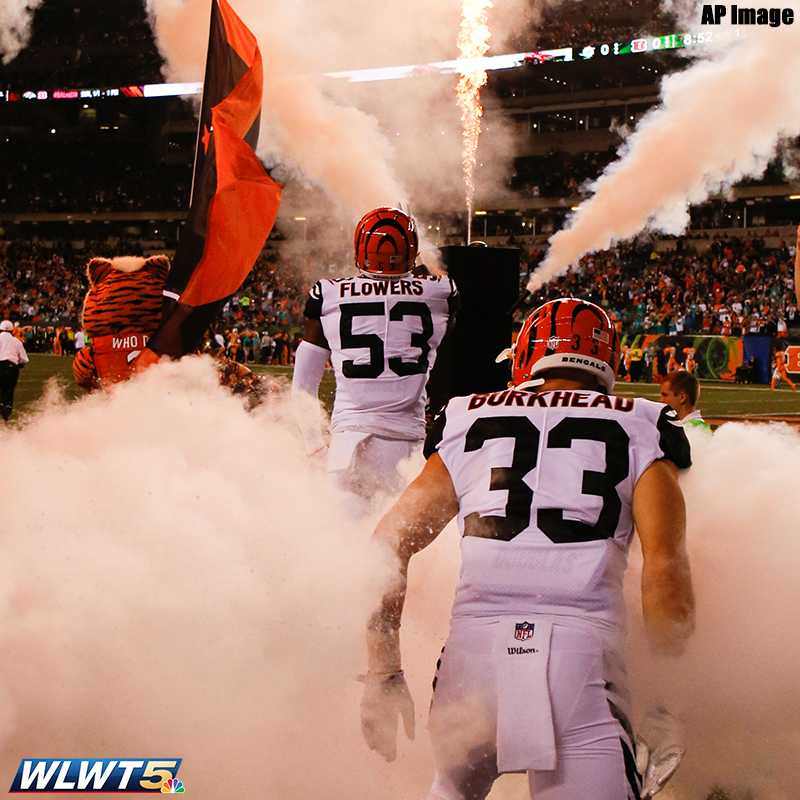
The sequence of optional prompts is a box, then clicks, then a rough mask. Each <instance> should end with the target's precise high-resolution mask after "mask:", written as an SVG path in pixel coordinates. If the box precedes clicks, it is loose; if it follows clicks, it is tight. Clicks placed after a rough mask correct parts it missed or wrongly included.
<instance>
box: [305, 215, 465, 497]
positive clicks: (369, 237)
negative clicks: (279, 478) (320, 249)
mask: <svg viewBox="0 0 800 800" xmlns="http://www.w3.org/2000/svg"><path fill="white" fill-rule="evenodd" d="M355 253H356V266H357V267H358V268H359V274H358V275H355V276H353V277H350V278H341V279H337V280H322V281H319V282H317V283H316V284H315V285H314V286H313V288H312V289H311V293H310V295H309V298H308V302H307V304H306V312H305V315H306V336H305V341H304V342H303V344H302V345H301V349H300V350H299V351H298V363H297V366H296V377H295V379H294V387H295V389H296V390H297V389H304V390H305V391H306V392H308V393H310V394H313V395H316V392H317V389H318V386H319V377H321V373H319V372H317V373H315V374H313V375H312V376H311V377H310V378H306V377H305V376H306V374H307V373H308V371H309V370H308V365H309V364H310V363H311V361H312V359H313V358H314V357H316V358H317V360H318V363H319V362H323V364H324V361H326V360H327V359H328V358H330V360H331V363H332V365H333V370H334V374H335V376H336V400H335V403H334V407H333V414H332V418H331V432H332V438H331V444H330V448H329V452H328V466H329V469H330V471H331V472H334V473H337V474H339V475H340V476H341V477H343V478H344V479H345V480H346V482H347V484H348V488H351V489H353V490H354V491H356V492H357V493H359V494H363V495H366V496H369V495H371V494H372V493H374V491H375V490H376V489H378V488H383V489H386V488H391V487H390V486H387V482H388V483H391V478H392V473H393V472H394V469H395V467H396V465H397V463H398V462H399V461H400V460H402V459H403V458H407V457H408V456H409V455H410V454H411V452H412V450H413V448H414V446H418V445H419V444H421V442H422V440H423V439H424V437H425V404H426V393H425V387H426V384H427V381H428V374H429V372H430V370H431V368H432V367H433V363H434V359H435V358H436V351H437V349H438V347H439V344H440V343H441V341H442V338H443V336H444V334H445V331H446V329H447V326H448V322H449V320H450V318H451V315H452V312H453V306H454V300H455V296H456V290H455V287H454V284H453V283H452V282H451V281H450V279H449V278H433V277H416V276H415V275H414V274H412V272H411V269H412V267H413V266H414V260H415V259H416V255H417V234H416V230H415V226H414V222H413V220H412V219H411V218H410V217H408V216H407V215H406V214H404V213H402V212H400V211H396V210H393V209H378V210H376V211H374V212H371V213H370V214H367V215H366V217H365V218H364V219H363V220H362V221H361V222H360V223H359V225H358V227H357V229H356V235H355ZM376 484H377V485H376Z"/></svg>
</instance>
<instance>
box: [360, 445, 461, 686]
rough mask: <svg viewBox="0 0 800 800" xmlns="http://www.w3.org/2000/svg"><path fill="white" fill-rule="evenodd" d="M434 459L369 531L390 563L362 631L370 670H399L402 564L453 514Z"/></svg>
mask: <svg viewBox="0 0 800 800" xmlns="http://www.w3.org/2000/svg"><path fill="white" fill-rule="evenodd" d="M443 470H444V467H443V466H442V464H441V462H440V461H439V459H438V456H436V457H434V458H433V459H431V461H429V462H428V464H427V465H426V467H425V470H424V471H423V473H422V475H420V476H419V477H418V478H417V479H416V480H415V481H414V482H413V483H412V484H411V485H410V486H409V487H408V488H407V489H406V491H405V492H404V493H403V495H402V496H401V497H400V499H399V500H398V501H397V503H395V505H394V506H393V507H392V508H391V510H390V511H389V512H388V513H387V514H386V516H385V517H384V518H383V519H382V520H381V521H380V523H379V524H378V527H377V529H376V530H375V535H374V541H375V543H376V544H378V545H383V546H384V547H385V548H386V552H387V553H388V554H389V555H390V557H393V558H394V559H396V561H395V564H394V570H395V571H394V572H393V575H392V578H391V580H390V582H389V585H388V586H387V587H386V590H385V592H384V594H383V597H382V598H381V602H380V605H379V606H378V608H377V610H376V611H375V613H374V614H373V615H372V617H371V618H370V620H369V624H368V627H367V646H368V650H369V654H368V664H369V671H370V672H378V673H389V672H397V671H399V670H400V669H401V663H400V620H401V618H402V616H403V606H404V605H405V599H406V584H407V575H408V565H409V562H410V561H411V558H412V556H413V555H414V554H415V553H418V552H419V551H420V550H422V549H424V548H425V547H427V546H428V545H429V544H430V543H431V542H432V541H433V540H434V539H435V538H436V537H437V536H438V535H439V533H440V532H441V530H442V529H443V528H444V526H445V525H446V524H447V523H448V522H449V521H450V520H451V519H452V518H453V516H454V515H455V513H456V511H457V509H458V504H457V501H456V499H455V496H454V494H453V489H452V484H451V483H450V480H449V478H447V480H446V481H445V480H442V478H443V475H444V474H446V473H444V472H443Z"/></svg>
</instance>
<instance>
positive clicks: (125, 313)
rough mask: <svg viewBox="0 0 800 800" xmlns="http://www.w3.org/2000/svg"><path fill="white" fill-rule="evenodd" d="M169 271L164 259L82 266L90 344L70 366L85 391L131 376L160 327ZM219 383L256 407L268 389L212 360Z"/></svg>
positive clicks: (239, 369) (237, 367) (238, 368)
mask: <svg viewBox="0 0 800 800" xmlns="http://www.w3.org/2000/svg"><path fill="white" fill-rule="evenodd" d="M169 270H170V261H169V259H168V258H167V257H166V256H163V255H159V256H151V257H150V258H141V257H136V256H124V257H121V258H112V259H108V258H92V259H91V260H90V261H89V263H88V264H87V266H86V275H87V278H88V279H89V291H88V292H87V293H86V299H85V300H84V304H83V313H82V319H81V322H82V327H83V330H84V331H85V332H86V333H87V334H88V336H89V337H91V344H89V345H87V346H86V347H84V348H83V349H82V350H80V351H79V352H78V353H77V354H76V356H75V359H74V361H73V362H72V375H73V377H74V378H75V383H77V384H78V386H81V387H83V388H84V389H87V390H89V391H92V390H95V389H100V388H109V387H110V386H112V385H113V384H115V383H119V382H120V381H124V380H127V379H128V378H130V377H132V376H133V374H134V371H135V370H134V366H133V362H134V361H135V360H136V358H137V356H138V355H139V354H140V353H141V352H142V351H143V350H144V349H145V348H146V347H147V340H148V339H149V337H151V336H152V335H153V334H154V333H155V332H156V331H157V330H158V328H159V326H160V325H161V302H162V291H163V289H164V285H165V283H166V280H167V275H168V274H169ZM217 367H218V370H219V374H220V383H221V384H222V385H224V386H227V387H228V388H230V389H231V390H232V391H233V392H235V393H237V394H247V395H248V397H249V400H250V404H251V406H252V405H255V404H256V403H257V402H258V401H259V400H260V399H261V395H262V393H263V391H265V390H267V389H270V388H271V387H267V386H265V385H263V384H262V382H261V380H260V379H259V377H258V376H257V375H255V374H254V373H253V372H252V371H251V370H249V369H248V368H247V367H245V366H243V365H241V364H234V363H233V362H231V361H229V360H228V359H226V358H224V357H220V358H218V359H217Z"/></svg>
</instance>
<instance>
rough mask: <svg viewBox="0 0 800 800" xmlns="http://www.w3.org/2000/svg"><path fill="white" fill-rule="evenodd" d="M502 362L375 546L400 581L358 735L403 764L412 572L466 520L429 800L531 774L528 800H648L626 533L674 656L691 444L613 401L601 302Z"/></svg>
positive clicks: (557, 317)
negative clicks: (684, 480)
mask: <svg viewBox="0 0 800 800" xmlns="http://www.w3.org/2000/svg"><path fill="white" fill-rule="evenodd" d="M511 357H512V359H513V385H514V386H513V388H510V389H508V390H506V391H501V392H496V393H494V394H488V395H473V396H471V397H461V398H455V399H454V400H451V401H450V403H449V404H448V406H447V408H446V409H445V411H444V412H443V413H442V414H441V415H440V416H439V417H438V419H437V421H436V422H435V423H434V428H433V430H432V432H431V434H430V436H429V438H428V441H427V443H426V455H427V457H428V462H427V465H426V467H425V469H424V470H423V472H422V474H421V475H420V476H419V477H418V478H417V480H416V481H415V482H414V483H412V484H411V486H410V487H409V488H408V489H407V490H406V492H405V493H404V494H403V496H402V497H401V498H400V500H399V501H398V503H397V505H396V506H395V508H394V509H392V511H390V512H389V514H388V515H387V516H386V517H385V518H384V520H383V521H382V522H381V523H380V525H379V527H378V531H377V534H376V535H377V538H378V539H379V540H380V541H381V542H384V543H386V544H388V545H389V546H390V547H391V549H392V550H393V551H394V552H395V553H396V554H397V555H398V557H399V561H400V574H399V578H398V582H397V584H396V585H395V586H393V587H392V588H391V589H390V590H389V591H388V592H387V594H386V595H385V596H384V598H383V601H382V604H381V607H380V609H379V611H378V612H377V613H376V614H375V615H374V617H373V618H372V620H371V623H370V627H369V631H368V645H369V671H368V674H367V678H366V688H365V694H364V700H363V703H362V726H363V730H364V734H365V737H366V739H367V742H368V744H369V745H370V747H372V748H373V749H376V750H378V751H379V752H380V753H381V754H382V755H384V756H385V757H387V758H388V759H390V760H391V759H392V758H393V757H394V755H395V749H396V735H397V734H396V726H397V715H398V714H401V715H403V716H404V717H405V718H406V720H407V721H410V717H411V715H412V714H413V710H412V709H413V705H412V704H411V698H410V695H409V694H408V690H407V688H406V685H405V681H404V679H403V675H402V666H401V660H400V651H399V623H400V616H401V613H402V607H403V602H404V598H405V575H406V569H407V565H408V561H409V560H410V558H411V556H412V555H413V553H415V552H417V551H419V550H420V549H422V548H423V547H425V546H426V545H427V544H429V543H430V542H431V541H432V540H433V539H434V538H435V537H436V536H437V535H438V533H439V532H440V531H441V529H442V528H443V526H444V525H445V524H446V523H447V522H448V521H449V520H450V519H451V518H452V517H454V516H455V517H457V520H458V526H459V529H460V531H461V533H462V540H461V555H462V567H461V574H460V578H459V582H458V587H457V590H456V596H455V602H454V605H453V612H452V621H451V630H450V636H449V639H448V642H447V645H446V647H445V650H444V652H443V655H442V659H441V662H440V664H439V668H438V672H437V679H436V683H435V693H434V699H433V704H432V707H431V717H430V731H431V736H432V741H433V746H434V755H435V761H436V776H435V780H434V784H433V787H432V789H431V792H430V795H429V798H430V800H434V799H435V800H478V799H479V798H484V797H486V795H487V794H488V793H489V791H490V790H491V787H492V784H493V782H494V781H495V779H496V778H497V777H498V775H499V774H502V773H506V772H527V773H528V776H529V781H530V786H531V791H532V794H533V795H534V796H535V798H536V800H586V798H592V800H625V799H626V798H638V797H640V796H643V794H642V783H641V776H640V775H639V773H638V771H637V766H636V756H635V751H634V743H633V734H632V730H631V728H630V725H629V724H628V722H627V713H626V706H627V692H626V689H625V685H626V681H625V670H624V665H623V661H622V657H621V652H622V641H621V640H622V636H623V630H624V608H623V599H622V582H623V574H624V571H625V567H626V562H627V553H628V548H629V545H630V543H631V539H632V536H633V532H634V527H635V529H636V530H637V531H638V534H639V537H640V539H641V543H642V552H643V555H644V571H643V583H642V590H643V610H644V615H645V623H646V626H647V629H648V631H649V633H650V636H651V639H652V642H653V645H654V646H655V647H656V648H658V649H659V650H661V651H664V652H665V653H669V654H679V653H680V652H681V650H682V647H683V643H684V641H685V639H686V638H687V637H688V635H689V634H690V633H691V630H692V627H693V618H694V617H693V614H694V604H693V595H692V587H691V578H690V571H689V564H688V560H687V555H686V550H685V544H684V527H685V521H684V503H683V496H682V494H681V490H680V488H679V486H678V483H677V477H676V476H677V471H678V469H681V468H686V467H688V466H689V465H690V460H691V459H690V452H689V444H688V441H687V439H686V435H685V433H684V431H683V430H682V428H681V427H680V426H678V425H675V424H674V414H673V412H672V411H671V410H670V409H669V408H668V407H666V406H664V405H661V404H657V403H653V402H650V401H648V400H640V399H636V400H634V399H630V398H624V397H615V396H613V395H611V394H609V393H610V392H611V390H612V389H613V385H614V375H615V373H616V367H617V365H618V359H619V350H618V344H617V335H616V332H615V330H614V327H613V324H612V323H611V322H610V320H609V318H608V317H607V315H606V314H605V312H603V310H602V309H600V308H599V307H597V306H595V305H593V304H591V303H586V302H583V301H580V300H574V299H564V300H556V301H553V302H552V303H548V304H546V305H545V306H543V307H542V308H540V309H538V310H537V311H535V312H534V313H533V314H532V315H531V316H530V317H529V318H528V320H527V321H526V323H525V325H524V326H523V329H522V331H521V332H520V335H519V338H518V340H517V342H516V344H515V346H514V348H513V350H512V351H511ZM656 756H657V757H658V753H656ZM662 763H663V762H662Z"/></svg>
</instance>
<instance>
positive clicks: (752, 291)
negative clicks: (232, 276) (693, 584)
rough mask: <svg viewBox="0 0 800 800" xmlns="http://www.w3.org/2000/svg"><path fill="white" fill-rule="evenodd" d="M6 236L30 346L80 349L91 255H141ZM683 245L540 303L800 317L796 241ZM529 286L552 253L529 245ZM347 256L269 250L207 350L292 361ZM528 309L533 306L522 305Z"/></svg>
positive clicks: (628, 327) (13, 314) (628, 318)
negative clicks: (702, 247) (324, 287)
mask: <svg viewBox="0 0 800 800" xmlns="http://www.w3.org/2000/svg"><path fill="white" fill-rule="evenodd" d="M85 244H86V248H85V249H81V250H74V249H73V248H72V246H71V245H70V244H69V243H68V242H53V243H50V244H48V245H45V244H43V243H37V242H25V241H13V242H0V316H2V317H3V318H8V319H12V320H14V321H15V322H17V323H18V324H19V325H20V326H21V327H22V328H24V341H25V345H26V347H27V348H28V349H29V350H30V351H32V352H37V351H38V352H41V351H48V352H50V351H54V352H63V353H65V354H67V353H70V352H71V351H72V350H74V337H75V333H76V332H77V331H78V330H79V329H80V312H81V307H82V303H83V296H84V294H85V292H86V288H87V287H86V278H85V274H84V265H85V262H86V253H92V254H102V255H104V256H108V257H112V256H114V255H122V254H126V255H130V254H136V253H137V252H141V250H140V248H139V247H137V245H136V243H135V242H130V241H126V240H124V239H119V240H113V241H106V242H90V243H85ZM677 245H678V248H677V249H676V250H674V251H667V252H662V253H659V252H658V251H657V250H656V249H654V248H653V247H652V246H651V245H645V244H633V245H624V246H619V247H618V248H616V249H615V250H612V251H606V252H603V253H598V254H594V255H591V256H587V257H585V258H584V259H583V260H582V262H581V268H580V269H579V270H573V271H571V272H569V273H568V274H567V275H565V276H563V277H561V278H558V279H556V280H555V281H553V282H551V283H550V284H549V285H547V286H546V287H544V288H543V289H542V290H541V291H540V292H539V293H537V294H536V295H535V297H533V298H531V301H530V302H531V304H534V305H535V304H538V303H540V302H544V301H546V300H548V299H552V298H554V297H557V296H564V295H574V296H579V297H586V298H587V299H590V300H593V301H594V302H596V303H598V304H599V305H601V306H603V307H604V308H606V309H608V310H609V312H610V313H611V314H612V316H613V317H614V318H615V319H616V320H617V321H618V325H619V327H620V330H621V331H622V332H624V333H626V334H629V335H636V334H639V333H654V334H719V335H734V336H735V335H742V334H764V335H772V336H778V337H783V336H786V335H787V329H788V328H789V327H791V326H792V325H800V313H799V312H798V308H797V303H796V301H795V297H794V278H793V268H792V263H793V256H794V253H793V249H790V247H789V246H788V245H787V244H786V243H782V244H781V246H780V247H779V248H778V249H768V248H767V247H766V246H765V243H764V241H763V240H761V239H727V240H722V239H715V240H713V241H712V242H711V243H710V247H709V248H708V250H707V251H705V252H702V253H701V252H698V251H695V250H693V249H691V248H689V247H688V246H687V245H686V244H685V243H684V242H683V241H682V240H678V241H677ZM522 247H523V269H522V275H521V279H522V284H521V286H523V287H524V284H525V283H526V282H527V276H528V274H529V273H530V271H532V270H533V269H534V268H535V267H536V266H537V265H538V263H539V262H540V260H541V259H542V257H543V255H544V253H543V250H542V249H540V248H537V247H532V246H529V245H526V244H524V243H523V244H522ZM348 269H349V265H348V264H347V263H346V260H345V259H341V260H340V261H339V262H338V264H337V265H331V266H328V267H326V268H325V269H323V270H322V271H320V270H319V269H318V268H317V267H316V266H315V264H312V263H309V262H308V261H307V260H306V259H304V258H301V257H297V256H293V255H289V254H286V253H284V252H282V251H281V250H280V249H279V248H278V247H276V245H275V243H270V245H269V246H268V247H267V248H266V249H265V251H264V252H263V253H262V255H261V257H260V258H259V260H258V262H257V264H256V266H255V268H254V269H253V272H252V273H251V275H250V276H249V278H248V279H247V281H246V283H245V284H244V286H243V287H242V289H241V290H240V291H239V292H238V293H237V294H236V295H235V296H234V297H233V298H232V299H231V300H230V302H229V303H228V304H227V305H226V306H225V309H224V311H223V315H222V319H221V321H220V324H219V325H218V327H217V328H216V329H215V331H214V332H213V333H214V334H215V335H216V337H221V338H222V345H221V344H220V341H219V338H212V339H210V340H209V346H210V347H212V348H214V349H217V348H219V347H220V346H223V347H224V348H225V350H226V352H227V353H228V355H229V356H231V357H232V358H234V359H236V360H242V361H261V362H262V363H276V364H287V365H288V364H291V362H292V359H293V355H294V350H295V349H296V347H297V344H298V343H299V334H300V330H301V327H302V322H303V310H304V304H305V294H306V292H307V290H308V288H309V286H310V284H311V282H312V281H313V280H316V279H317V278H319V277H320V272H322V273H324V274H327V275H336V274H345V273H346V272H347V271H348ZM519 313H520V314H522V313H524V312H523V311H522V310H521V311H520V312H519Z"/></svg>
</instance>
